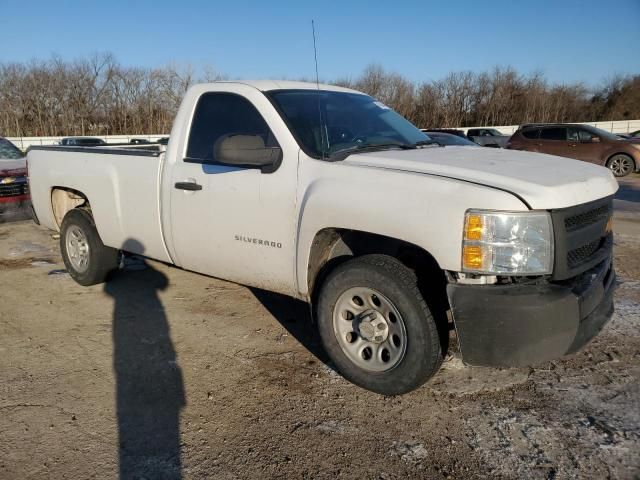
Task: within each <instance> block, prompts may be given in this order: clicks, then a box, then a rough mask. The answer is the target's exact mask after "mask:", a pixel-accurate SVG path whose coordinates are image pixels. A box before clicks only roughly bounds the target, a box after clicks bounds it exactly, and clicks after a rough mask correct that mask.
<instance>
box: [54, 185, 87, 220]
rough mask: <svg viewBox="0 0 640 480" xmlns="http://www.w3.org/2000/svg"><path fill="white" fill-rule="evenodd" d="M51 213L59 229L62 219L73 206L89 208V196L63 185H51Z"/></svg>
mask: <svg viewBox="0 0 640 480" xmlns="http://www.w3.org/2000/svg"><path fill="white" fill-rule="evenodd" d="M50 198H51V213H52V215H53V219H54V221H55V224H56V226H57V228H58V230H60V227H61V226H62V219H63V218H64V216H65V215H66V214H67V213H68V212H69V211H70V210H73V209H74V208H78V207H86V208H90V206H91V203H90V202H89V198H88V197H87V195H85V194H84V193H83V192H81V191H79V190H76V189H73V188H70V187H65V186H60V185H57V186H54V187H51V195H50Z"/></svg>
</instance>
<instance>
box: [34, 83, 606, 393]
mask: <svg viewBox="0 0 640 480" xmlns="http://www.w3.org/2000/svg"><path fill="white" fill-rule="evenodd" d="M27 159H28V169H29V176H30V186H31V195H32V199H33V206H34V215H35V219H36V222H39V223H40V224H41V225H43V226H44V227H47V228H49V229H52V230H58V231H60V248H61V250H62V255H63V258H64V262H65V265H66V267H67V269H68V271H69V273H70V274H71V276H72V277H73V278H74V279H75V280H76V281H77V282H78V283H80V284H82V285H90V284H95V283H98V282H103V281H105V280H107V279H108V275H109V273H110V272H111V271H112V270H114V269H116V268H118V264H119V261H118V256H119V252H120V251H128V252H132V253H135V254H140V255H145V256H147V257H150V258H153V259H157V260H160V261H163V262H169V263H172V264H175V265H177V266H179V267H182V268H184V269H187V270H192V271H194V272H199V273H202V274H205V275H211V276H214V277H218V278H222V279H226V280H229V281H232V282H237V283H240V284H244V285H249V286H252V287H257V288H260V289H265V290H271V291H275V292H279V293H283V294H286V295H289V296H292V297H296V298H300V299H304V300H306V301H308V302H309V303H310V304H311V305H312V306H313V312H314V318H315V319H316V321H317V326H318V329H319V331H320V336H321V339H322V341H323V345H324V347H325V349H326V351H327V353H328V354H329V356H330V358H331V360H332V362H333V363H334V364H335V366H336V368H337V369H338V370H339V371H340V372H341V373H342V374H343V375H344V376H345V377H346V378H347V379H349V380H350V381H352V382H354V383H356V384H357V385H360V386H362V387H364V388H367V389H370V390H372V391H375V392H379V393H382V394H400V393H404V392H408V391H410V390H412V389H414V388H416V387H418V386H419V385H421V384H423V383H424V382H425V381H426V380H428V379H429V378H430V377H431V376H432V375H433V374H434V373H435V372H436V371H437V369H438V368H439V366H440V364H441V362H442V359H443V356H444V354H445V353H446V349H447V348H448V338H449V331H450V329H452V328H454V326H455V330H456V332H457V338H458V342H459V345H460V351H461V354H462V358H463V361H464V362H466V363H467V364H471V365H489V366H491V365H494V366H515V365H529V364H534V363H539V362H542V361H547V360H550V359H554V358H558V357H561V356H562V355H565V354H568V353H572V352H575V351H576V350H578V349H579V348H581V347H582V346H583V345H585V344H586V343H587V342H588V341H589V340H590V339H591V338H593V337H594V336H595V335H596V334H597V333H598V332H599V331H600V329H601V328H602V326H603V325H604V324H605V323H606V322H607V320H608V319H609V318H610V317H611V315H612V312H613V300H612V295H613V289H614V284H615V274H614V270H613V266H612V243H613V240H612V233H611V216H612V196H613V194H614V193H615V192H616V190H617V188H618V187H617V183H616V181H615V179H614V178H613V176H612V175H611V173H610V172H609V170H607V169H606V168H603V167H599V166H595V165H590V164H587V163H584V162H578V161H575V160H569V159H565V158H559V157H554V156H549V155H541V154H535V153H528V152H516V151H511V150H498V149H479V148H473V147H458V146H455V147H454V146H452V147H441V146H438V145H435V144H433V143H432V142H431V141H430V139H429V137H428V136H427V135H425V134H424V133H422V132H421V131H420V130H418V129H417V128H416V127H414V126H413V125H412V124H411V123H409V122H408V121H407V120H405V119H404V118H402V117H401V116H400V115H398V114H397V113H395V112H394V111H393V110H391V109H390V108H388V107H387V106H385V105H384V104H382V103H380V102H378V101H376V100H375V99H373V98H371V97H369V96H367V95H364V94H362V93H360V92H356V91H353V90H348V89H344V88H338V87H334V86H329V85H315V84H307V83H300V82H284V81H282V82H281V81H254V82H217V83H212V84H203V85H197V86H194V87H192V88H191V89H190V90H189V91H188V92H187V94H186V96H185V98H184V100H183V102H182V106H181V107H180V110H179V112H178V115H177V118H176V120H175V122H174V126H173V130H172V132H171V137H170V141H169V143H168V146H167V149H166V151H164V152H160V151H143V150H131V149H117V148H102V147H98V148H96V147H93V148H83V147H64V146H56V147H32V148H31V149H30V150H29V152H28V157H27ZM310 328H311V326H310Z"/></svg>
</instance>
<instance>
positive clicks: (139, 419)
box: [104, 248, 185, 479]
mask: <svg viewBox="0 0 640 480" xmlns="http://www.w3.org/2000/svg"><path fill="white" fill-rule="evenodd" d="M131 249H132V250H135V251H139V249H137V248H131ZM167 285H168V280H167V277H166V276H165V275H164V274H163V273H161V272H159V271H158V270H156V269H154V268H153V267H151V266H150V265H148V264H146V269H144V270H139V271H124V272H116V273H115V274H114V275H113V276H112V278H111V279H110V281H109V282H108V283H106V284H105V287H104V291H105V293H106V294H107V295H110V296H111V297H113V299H114V308H113V369H114V373H115V378H116V414H117V420H118V446H119V448H118V450H119V452H118V456H119V469H120V478H121V479H130V478H159V479H169V478H170V479H179V478H181V477H182V467H181V459H180V410H181V409H182V408H183V407H184V405H185V391H184V383H183V378H182V372H181V370H180V367H179V365H178V364H177V361H176V352H175V348H174V346H173V343H172V341H171V335H170V330H169V324H168V322H167V316H166V314H165V310H164V307H163V305H162V302H161V301H160V298H159V296H158V293H159V292H160V291H162V290H164V289H165V288H167Z"/></svg>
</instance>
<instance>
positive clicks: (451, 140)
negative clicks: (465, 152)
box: [423, 130, 480, 147]
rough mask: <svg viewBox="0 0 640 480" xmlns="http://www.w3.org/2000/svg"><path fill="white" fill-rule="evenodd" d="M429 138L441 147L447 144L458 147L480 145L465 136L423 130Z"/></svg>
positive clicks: (447, 145)
mask: <svg viewBox="0 0 640 480" xmlns="http://www.w3.org/2000/svg"><path fill="white" fill-rule="evenodd" d="M423 132H425V133H426V134H427V135H429V138H431V139H432V140H433V141H434V142H436V143H437V144H438V145H442V146H443V147H449V146H458V147H480V145H478V144H477V143H474V142H472V141H471V140H467V139H466V138H462V137H460V136H458V135H452V134H451V133H444V132H440V131H438V132H433V131H427V130H423Z"/></svg>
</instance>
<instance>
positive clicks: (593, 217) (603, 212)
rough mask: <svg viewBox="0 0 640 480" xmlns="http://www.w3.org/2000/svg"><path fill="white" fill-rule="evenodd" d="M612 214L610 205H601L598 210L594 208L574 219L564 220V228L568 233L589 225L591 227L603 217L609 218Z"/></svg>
mask: <svg viewBox="0 0 640 480" xmlns="http://www.w3.org/2000/svg"><path fill="white" fill-rule="evenodd" d="M610 213H611V207H610V205H601V206H600V207H598V208H593V209H591V210H588V211H586V212H582V213H579V214H577V215H573V216H572V217H568V218H565V219H564V227H565V228H566V229H567V231H572V230H576V229H578V228H582V227H585V226H587V225H591V224H592V223H595V222H597V221H599V220H601V219H602V218H603V217H607V219H608V217H609V215H610Z"/></svg>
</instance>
